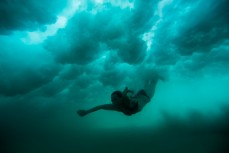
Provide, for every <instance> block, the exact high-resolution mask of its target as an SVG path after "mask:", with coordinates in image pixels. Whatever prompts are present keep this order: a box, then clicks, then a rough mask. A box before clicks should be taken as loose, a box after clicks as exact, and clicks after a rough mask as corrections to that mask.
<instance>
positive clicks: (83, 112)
mask: <svg viewBox="0 0 229 153" xmlns="http://www.w3.org/2000/svg"><path fill="white" fill-rule="evenodd" d="M77 114H78V115H79V116H81V117H83V116H85V115H87V114H88V113H87V111H86V110H78V111H77Z"/></svg>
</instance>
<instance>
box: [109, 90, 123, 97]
mask: <svg viewBox="0 0 229 153" xmlns="http://www.w3.org/2000/svg"><path fill="white" fill-rule="evenodd" d="M113 95H116V96H118V97H119V98H122V92H121V91H119V90H116V91H114V92H112V94H111V96H113Z"/></svg>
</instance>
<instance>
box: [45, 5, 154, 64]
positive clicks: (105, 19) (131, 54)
mask: <svg viewBox="0 0 229 153" xmlns="http://www.w3.org/2000/svg"><path fill="white" fill-rule="evenodd" d="M103 5H104V6H103V7H102V8H100V9H98V10H91V9H90V6H87V7H86V9H85V10H81V11H78V12H76V14H75V15H74V17H73V18H72V19H70V21H69V22H68V25H67V27H66V28H65V29H63V30H61V31H59V32H58V34H57V35H56V36H54V37H53V38H49V40H48V41H47V49H48V50H50V51H51V52H52V53H53V54H54V56H55V57H56V59H57V61H58V62H60V63H75V64H88V63H90V62H92V61H93V60H95V59H97V58H99V57H100V56H101V52H105V51H106V50H115V51H117V52H118V56H119V57H120V58H121V59H122V60H123V62H127V63H129V64H136V63H140V62H142V61H143V59H144V57H145V55H146V43H145V42H144V41H143V40H142V35H143V34H144V32H146V31H147V30H148V29H149V28H150V24H149V21H150V19H151V16H152V15H153V12H154V7H155V5H156V3H153V2H149V3H148V2H146V1H137V2H136V4H135V5H134V6H135V7H134V8H133V9H130V8H121V7H118V6H113V5H112V4H110V3H109V2H107V3H105V4H103ZM114 12H115V13H114ZM56 42H59V43H58V44H57V43H56Z"/></svg>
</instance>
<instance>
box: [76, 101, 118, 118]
mask: <svg viewBox="0 0 229 153" xmlns="http://www.w3.org/2000/svg"><path fill="white" fill-rule="evenodd" d="M101 109H102V110H112V111H118V112H120V111H121V110H120V109H119V108H118V107H116V106H115V105H113V104H104V105H99V106H96V107H93V108H91V109H88V110H78V111H77V114H78V115H79V116H85V115H87V114H89V113H92V112H95V111H98V110H101Z"/></svg>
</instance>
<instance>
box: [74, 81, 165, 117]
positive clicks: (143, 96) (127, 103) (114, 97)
mask: <svg viewBox="0 0 229 153" xmlns="http://www.w3.org/2000/svg"><path fill="white" fill-rule="evenodd" d="M159 79H161V80H164V79H163V78H162V77H155V78H153V79H151V80H147V81H146V82H145V86H144V89H141V90H139V91H138V92H137V93H136V94H134V92H133V91H132V90H129V89H128V88H127V87H126V88H125V89H124V91H123V92H121V91H119V90H117V91H114V92H113V93H112V94H111V102H112V104H103V105H99V106H96V107H93V108H91V109H88V110H78V111H77V114H78V115H79V116H85V115H88V114H90V113H92V112H95V111H98V110H110V111H117V112H122V113H123V114H125V115H127V116H130V115H132V114H136V113H138V112H140V111H141V110H142V109H143V107H144V106H145V105H146V104H147V103H149V102H150V100H151V99H152V97H153V96H154V92H155V88H156V85H157V82H158V80H159Z"/></svg>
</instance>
